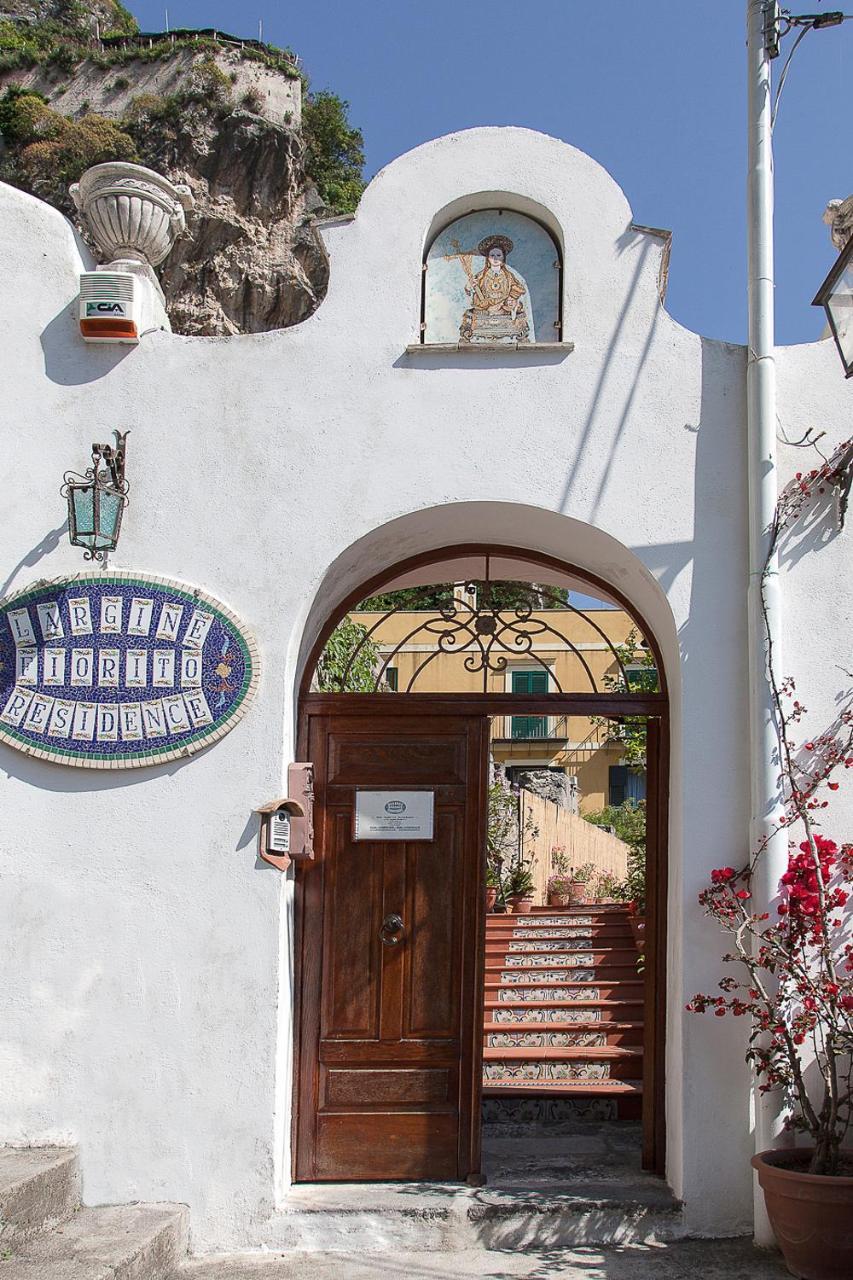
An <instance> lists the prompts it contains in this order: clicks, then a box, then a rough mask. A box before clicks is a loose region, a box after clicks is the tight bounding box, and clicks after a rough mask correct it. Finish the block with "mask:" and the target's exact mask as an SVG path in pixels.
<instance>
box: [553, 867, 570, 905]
mask: <svg viewBox="0 0 853 1280" xmlns="http://www.w3.org/2000/svg"><path fill="white" fill-rule="evenodd" d="M571 900H572V881H571V878H570V877H569V875H568V873H567V872H565V871H557V872H555V873H554V874H553V875H551V876H549V877H548V906H549V907H567V906H568V905H569V903H570V902H571Z"/></svg>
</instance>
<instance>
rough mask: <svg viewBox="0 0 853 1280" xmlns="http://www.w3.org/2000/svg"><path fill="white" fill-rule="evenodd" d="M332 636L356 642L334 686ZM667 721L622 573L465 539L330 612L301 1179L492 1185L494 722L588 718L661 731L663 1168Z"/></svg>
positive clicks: (311, 719)
mask: <svg viewBox="0 0 853 1280" xmlns="http://www.w3.org/2000/svg"><path fill="white" fill-rule="evenodd" d="M439 586H440V589H441V590H440V592H439V594H438V595H436V594H435V592H436V591H437V590H438V587H439ZM419 591H420V592H421V593H423V592H427V596H426V599H427V600H428V603H429V607H428V608H425V609H422V610H420V614H421V615H422V616H418V617H416V618H407V617H406V614H407V612H411V611H407V609H406V608H404V607H402V606H401V604H399V603H398V601H399V600H400V599H404V600H406V601H408V602H409V603H411V602H412V600H413V598H414V599H417V598H418V594H417V593H418V592H419ZM430 592H432V594H429V593H430ZM441 592H443V594H441ZM406 593H408V594H406ZM420 599H421V600H423V599H424V597H423V595H422V596H421V597H420ZM590 602H592V603H593V604H597V605H600V606H601V607H602V608H603V609H611V610H613V611H614V613H613V617H615V616H616V613H617V612H618V613H619V614H620V615H621V616H624V618H625V619H626V620H627V622H628V624H630V627H631V631H630V637H631V638H630V640H629V643H628V650H631V646H633V653H645V654H647V655H648V661H647V663H646V664H645V667H646V670H649V669H652V670H653V671H654V672H655V674H656V680H655V683H654V684H653V685H651V686H650V685H649V682H648V681H645V682H642V681H641V682H635V681H633V680H632V679H631V669H632V668H634V667H635V666H636V665H637V664H635V663H634V662H633V661H630V662H627V661H626V660H625V654H626V647H625V640H626V637H625V636H624V635H623V636H622V637H621V640H620V639H616V640H614V638H613V637H612V635H611V634H610V632H611V631H612V629H613V628H612V625H611V624H607V625H604V626H603V625H602V621H601V618H600V617H597V616H596V615H597V613H598V610H597V609H596V608H593V607H591V604H590ZM365 603H367V605H368V609H367V610H362V612H361V615H360V616H362V617H363V618H364V623H359V624H357V625H358V630H357V632H356V634H355V635H354V636H353V635H351V634H350V635H348V636H347V637H346V639H345V641H341V627H342V624H343V623H345V622H346V621H347V620H350V621H351V620H352V618H353V617H354V616H355V614H354V612H353V611H354V610H355V609H356V607H357V606H358V605H360V604H361V605H363V604H365ZM370 606H375V607H373V608H371V607H370ZM389 606H390V607H389ZM414 612H415V613H418V612H419V611H418V610H415V611H414ZM557 612H559V614H560V619H559V620H558V619H557V617H556V613H557ZM391 622H393V623H394V624H395V627H396V630H395V629H394V628H393V627H392V629H391V633H390V634H388V635H386V634H384V631H383V628H388V627H389V625H390V623H391ZM397 624H402V630H401V628H400V626H399V625H397ZM583 637H585V638H583ZM378 640H381V644H377V641H378ZM330 641H331V642H332V645H333V646H334V645H335V644H338V642H339V641H340V642H341V643H345V645H348V646H349V649H345V650H344V652H343V653H342V654H341V653H340V652H338V657H339V659H340V660H339V662H338V664H337V667H336V668H335V669H334V671H333V672H332V674H331V676H329V672H328V670H327V671H326V673H325V675H326V678H325V679H324V680H323V681H322V682H318V678H317V677H318V671H319V672H322V671H323V666H322V664H323V659H324V655H325V654H328V652H329V649H328V648H327V646H328V645H329V642H330ZM339 649H340V644H338V650H339ZM366 655H368V659H367V661H364V659H365V656H366ZM548 655H550V656H548ZM555 655H556V656H555ZM448 658H452V659H454V660H455V661H456V666H457V676H458V675H459V674H460V673H461V672H462V671H464V672H465V677H464V679H463V680H462V681H461V683H460V680H459V679H455V680H454V679H450V680H448V675H447V672H448V670H449V668H448V665H447V659H448ZM519 660H523V668H524V670H522V669H521V666H520V665H519ZM442 668H443V669H444V671H443V674H437V673H440V672H441V670H442ZM392 670H393V671H394V675H395V678H394V680H393V681H392V680H391V679H390V678H389V673H390V672H391V671H392ZM356 672H358V673H360V674H359V677H358V679H354V674H355V673H356ZM401 675H402V676H403V678H402V679H401ZM522 676H523V677H524V678H520V677H522ZM534 677H535V678H534ZM318 683H323V684H324V685H325V687H323V688H321V687H318ZM520 712H523V714H519V713H520ZM668 715H669V699H668V694H667V686H666V675H665V669H664V664H663V659H662V655H661V652H660V648H659V645H658V643H657V640H656V638H655V636H654V634H653V632H652V630H651V628H650V627H649V626H648V625H647V624H646V622H645V621H644V619H643V618H642V617H641V616H640V614H639V612H638V610H637V609H636V607H635V606H634V605H633V604H632V603H630V602H629V601H628V600H627V599H626V598H625V596H623V595H622V593H621V592H620V591H619V590H618V589H617V588H616V587H614V586H613V585H612V584H610V583H607V582H605V581H603V580H602V579H601V578H599V577H597V576H596V575H594V574H592V573H590V572H588V571H585V570H580V569H578V568H576V567H574V566H572V565H570V564H568V563H566V562H564V561H562V560H559V559H557V558H555V557H553V556H550V555H546V554H544V553H541V552H527V551H521V550H519V549H518V548H515V547H507V546H499V545H481V544H466V545H461V546H453V547H447V548H443V549H438V550H435V551H431V552H428V553H424V554H421V555H417V556H412V557H409V558H407V559H406V560H404V561H401V562H400V563H398V564H397V565H396V566H395V567H394V568H393V569H391V570H386V571H384V572H383V573H381V574H378V575H376V576H374V577H372V578H370V579H368V580H366V581H365V582H363V583H362V584H361V585H360V586H359V587H358V588H356V589H354V590H352V591H351V592H350V593H349V594H348V595H347V596H346V597H345V598H344V599H343V601H342V602H341V603H340V604H339V606H338V608H337V609H336V610H335V611H334V612H333V613H332V614H331V616H330V617H328V618H327V620H326V622H325V625H324V627H323V628H322V629H321V631H320V633H319V635H318V637H317V640H316V643H315V644H314V646H313V649H312V651H311V654H310V656H309V659H308V661H307V663H306V665H305V671H304V678H303V685H302V689H301V696H300V728H299V741H300V756H301V758H303V759H309V760H312V761H313V763H314V766H315V770H316V840H317V858H316V861H315V862H313V863H311V864H306V865H303V866H302V867H300V868H299V869H298V870H297V893H296V907H297V992H298V996H297V1051H296V1072H295V1087H294V1104H295V1116H294V1177H295V1180H296V1181H314V1180H319V1181H326V1180H330V1181H350V1180H370V1181H381V1180H400V1179H403V1180H409V1179H412V1180H435V1179H462V1180H465V1179H467V1180H469V1181H476V1180H477V1179H478V1177H479V1174H480V1098H481V1093H482V1079H483V1077H482V1021H483V990H484V985H483V977H484V971H483V950H484V948H483V940H484V930H485V911H484V900H485V894H484V875H485V864H486V860H485V850H486V844H487V830H486V827H487V821H488V819H487V810H486V792H487V789H488V786H489V774H488V768H489V759H490V756H492V757H493V756H494V755H495V734H494V732H493V728H492V726H493V724H494V723H495V718H499V720H500V722H501V723H503V724H505V725H507V726H510V728H508V729H507V730H506V733H507V734H508V735H511V737H513V738H514V737H525V738H526V737H533V738H535V737H537V736H538V737H540V738H541V737H545V736H546V735H547V734H548V732H549V727H550V726H551V725H553V724H571V723H572V721H583V722H584V723H595V722H598V723H600V724H605V725H607V726H613V725H614V724H617V725H620V726H621V729H620V732H623V730H624V726H625V725H626V724H627V725H628V726H631V725H634V724H637V723H639V722H640V721H642V723H643V725H644V733H645V752H646V759H645V764H646V772H645V787H646V814H647V820H646V860H645V867H646V925H645V947H644V968H645V972H644V978H643V984H642V986H643V1004H644V1019H643V1021H644V1028H645V1030H644V1039H645V1043H644V1054H643V1069H642V1086H641V1089H637V1090H636V1092H637V1093H638V1094H639V1093H641V1094H642V1119H643V1166H644V1167H645V1168H646V1169H648V1170H651V1171H654V1172H657V1173H661V1174H662V1173H663V1171H664V1163H665V1128H664V1114H665V1098H664V1035H665V1010H666V1000H665V991H666V974H665V958H666V886H667V873H666V866H667V809H668V795H667V791H668V788H667V779H668V769H669V718H668ZM516 726H518V728H517V731H516ZM543 727H544V730H543ZM567 736H570V735H568V734H567ZM378 800H381V802H382V805H381V808H382V812H381V813H378V814H377V803H376V802H377V801H378ZM408 802H413V803H414V809H413V810H412V811H413V812H414V811H415V810H417V812H416V813H415V817H414V818H413V819H412V822H413V825H411V826H408V827H406V826H405V825H402V824H401V821H400V820H395V818H394V813H393V810H394V809H395V808H399V806H400V805H403V806H404V807H405V805H406V804H407V803H408ZM389 806H390V812H389ZM407 820H408V819H407ZM371 824H372V825H371ZM383 824H384V825H383Z"/></svg>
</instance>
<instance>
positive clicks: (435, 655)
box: [349, 587, 645, 814]
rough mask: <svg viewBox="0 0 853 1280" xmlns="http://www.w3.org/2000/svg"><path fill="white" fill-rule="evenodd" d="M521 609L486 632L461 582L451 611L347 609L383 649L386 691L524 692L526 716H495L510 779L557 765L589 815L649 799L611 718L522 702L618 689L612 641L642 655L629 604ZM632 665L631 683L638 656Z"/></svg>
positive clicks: (500, 758) (498, 616)
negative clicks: (549, 712)
mask: <svg viewBox="0 0 853 1280" xmlns="http://www.w3.org/2000/svg"><path fill="white" fill-rule="evenodd" d="M522 614H523V616H522V617H521V618H519V616H518V614H517V613H516V611H514V610H513V609H510V608H507V609H499V610H496V611H495V613H494V614H493V615H490V614H486V615H485V616H486V618H487V619H488V620H489V621H490V620H491V617H494V619H495V627H494V630H492V631H487V632H486V633H485V634H482V633H480V632H479V631H478V626H482V625H483V622H482V614H478V612H477V610H476V601H475V600H472V599H471V596H470V595H469V594H468V593H467V592H466V591H465V588H460V587H457V588H456V589H455V593H454V613H453V616H452V617H449V616H447V615H446V614H442V613H441V612H440V611H439V610H437V609H425V610H416V609H400V610H397V611H394V612H379V611H373V610H363V609H360V610H357V611H355V612H353V613H351V614H350V615H349V616H350V619H351V621H353V622H355V623H357V624H358V625H360V626H361V627H364V628H365V629H366V631H367V633H368V636H369V640H370V643H372V644H373V645H374V646H375V648H376V650H377V651H378V654H379V671H378V679H377V687H378V688H379V689H387V690H389V691H399V692H407V691H408V692H413V693H484V692H486V693H514V694H516V695H517V696H518V697H519V701H520V705H519V714H517V715H506V716H494V717H493V718H492V729H491V738H492V754H493V756H494V759H495V760H496V761H497V762H498V763H499V764H501V765H503V766H504V767H505V768H506V770H507V773H508V776H509V777H510V779H512V780H515V778H516V777H517V775H518V773H519V772H521V771H523V770H525V769H536V770H544V769H547V770H553V771H559V772H561V773H563V774H564V775H566V778H567V780H568V782H567V786H568V790H569V791H570V792H574V793H575V794H576V797H577V803H578V811H579V812H580V813H581V814H586V813H593V812H595V811H596V810H598V809H601V808H603V807H604V806H605V805H607V804H619V803H622V801H624V800H627V799H637V800H638V799H642V798H643V797H644V794H645V779H644V777H643V775H642V774H639V775H638V774H637V773H636V772H633V771H631V770H629V769H628V768H627V766H626V765H625V763H624V760H623V756H624V749H623V746H622V744H621V743H620V742H619V741H614V740H613V736H612V732H611V729H610V726H609V725H608V724H606V723H596V722H594V721H593V720H591V719H590V718H589V717H585V716H541V715H525V714H523V711H524V708H523V701H522V700H523V697H524V694H526V693H527V694H540V693H558V692H564V693H570V692H571V693H589V692H594V691H596V690H598V691H600V690H603V689H605V688H608V687H611V688H614V687H618V684H619V682H620V679H621V680H623V681H624V678H623V677H622V675H621V672H620V668H619V664H618V661H617V659H616V656H615V654H614V649H617V648H618V649H620V651H623V650H624V648H625V646H626V645H627V646H629V648H630V650H631V652H632V653H635V654H636V655H637V656H641V654H642V645H641V639H640V637H639V636H638V635H637V630H636V624H635V623H634V622H633V620H632V619H631V618H630V617H629V615H628V614H627V613H625V612H624V610H621V609H615V608H607V607H599V608H585V609H583V610H582V611H581V610H577V609H571V608H565V609H560V608H551V609H538V610H537V609H533V610H530V611H529V612H528V611H527V610H526V609H525V610H523V611H522ZM478 618H480V622H479V623H478ZM487 625H489V623H487ZM513 650H515V652H513ZM486 651H488V656H487V657H486ZM623 660H624V659H623ZM625 665H626V671H627V674H628V677H629V681H630V674H631V670H632V669H634V667H635V666H637V667H638V666H639V663H634V662H629V663H626V664H625Z"/></svg>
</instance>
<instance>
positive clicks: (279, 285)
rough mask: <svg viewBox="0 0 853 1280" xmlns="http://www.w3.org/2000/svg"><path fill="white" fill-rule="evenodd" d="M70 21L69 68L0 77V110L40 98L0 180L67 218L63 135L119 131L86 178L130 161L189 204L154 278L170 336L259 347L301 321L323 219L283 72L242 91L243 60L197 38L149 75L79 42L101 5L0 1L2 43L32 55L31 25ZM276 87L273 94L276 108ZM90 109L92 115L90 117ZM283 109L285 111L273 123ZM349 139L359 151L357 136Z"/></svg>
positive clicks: (318, 259) (248, 67)
mask: <svg viewBox="0 0 853 1280" xmlns="http://www.w3.org/2000/svg"><path fill="white" fill-rule="evenodd" d="M70 10H73V13H74V15H75V23H76V24H77V25H76V26H75V27H74V29H73V37H72V38H74V39H80V40H81V42H82V43H81V44H80V46H79V54H80V56H79V58H77V59H76V61H75V59H74V56H73V50H74V49H75V48H76V47H77V46H75V45H73V44H72V45H70V46H69V45H63V46H62V47H63V50H64V52H63V54H62V57H61V58H60V59H58V58H57V56H56V54H55V52H54V53H53V54H48V55H46V56H45V57H41V55H40V54H39V55H38V60H35V59H34V58H33V57H32V55H31V54H28V55H27V56H26V57H24V58H22V59H20V62H19V65H18V66H12V67H11V68H8V69H6V70H5V71H3V72H2V73H0V108H1V107H2V90H4V89H7V90H8V89H9V87H10V86H12V85H17V86H19V87H20V88H21V89H23V90H24V91H25V92H28V91H31V90H33V89H35V90H36V91H37V92H39V93H41V94H42V95H43V96H44V97H45V98H46V99H47V102H48V105H49V107H50V109H51V110H50V111H49V112H48V113H47V115H45V114H44V112H43V109H42V115H41V116H39V115H38V112H36V113H35V115H33V113H32V112H31V113H30V115H31V116H32V120H30V119H29V117H28V118H27V121H25V125H26V127H22V128H20V129H18V130H17V134H16V137H17V143H16V144H15V145H14V146H10V144H9V141H8V139H7V154H6V157H5V160H4V168H3V171H2V172H0V177H4V178H5V179H6V180H8V181H13V182H16V183H17V185H19V186H22V187H25V188H26V189H28V190H32V191H33V192H34V194H37V195H39V196H41V198H43V199H48V200H49V201H51V202H52V203H54V204H56V205H57V207H59V208H61V209H62V211H63V212H64V213H66V214H67V215H68V216H71V217H74V216H75V211H74V210H73V207H72V206H71V203H70V201H69V200H68V198H67V185H68V182H69V181H70V180H72V179H73V178H74V177H76V176H79V175H76V174H74V173H73V172H71V169H70V168H69V167H68V164H67V163H66V161H67V160H68V157H69V156H70V157H71V161H70V163H71V164H72V165H73V163H75V162H76V156H77V152H79V150H80V145H81V144H80V142H79V140H78V139H77V137H76V135H75V133H74V131H77V132H78V133H79V132H80V131H82V130H88V134H87V137H89V136H95V134H97V130H98V128H99V127H101V129H102V132H104V133H108V131H107V130H106V129H105V128H104V127H103V122H105V121H106V120H107V119H108V120H109V126H110V129H111V130H112V134H108V136H110V137H111V136H113V135H114V133H115V130H116V129H118V130H121V131H122V132H121V137H122V138H123V139H125V143H124V146H125V151H124V153H123V154H122V155H121V156H114V155H111V154H106V153H100V152H98V153H97V154H94V153H93V154H92V155H91V156H90V157H88V159H87V163H88V164H91V163H98V162H100V161H102V160H105V159H113V158H122V159H135V160H138V161H139V162H140V163H142V164H145V165H148V166H149V167H151V168H153V169H156V170H157V171H158V172H160V173H162V174H164V175H165V176H166V177H168V178H170V179H172V181H174V182H179V183H186V184H187V185H188V186H189V187H190V188H191V190H192V192H193V196H194V198H195V207H194V210H193V212H192V213H191V214H190V215H189V217H188V234H187V236H186V238H185V239H183V240H181V241H179V242H178V243H177V244H176V245H175V248H174V249H173V251H172V253H171V254H170V255H169V257H168V258H167V259H166V261H165V262H164V263H163V264H162V266H161V267H159V268H158V275H159V277H160V282H161V285H162V287H163V292H164V295H165V298H166V305H167V310H168V312H169V317H170V320H171V323H172V327H173V329H174V330H175V331H176V332H178V333H184V334H193V335H224V334H233V333H260V332H264V331H267V330H270V329H279V328H285V327H287V326H288V325H292V324H297V323H298V322H299V321H301V320H304V319H305V318H306V317H307V316H309V315H310V314H311V313H312V312H313V311H314V310H315V309H316V307H317V306H318V305H319V303H320V301H321V300H322V298H323V297H324V295H325V291H326V286H327V283H328V260H327V257H326V253H325V250H324V248H323V245H322V241H321V240H320V236H319V234H318V232H317V230H316V228H315V226H314V221H315V219H316V217H317V216H318V215H320V214H322V213H324V212H330V211H332V210H330V209H329V208H328V207H327V205H326V202H325V201H324V200H323V199H322V198H321V196H320V195H319V193H318V190H317V187H316V186H315V184H314V183H313V181H312V180H311V178H310V177H309V176H308V172H307V168H308V161H309V153H308V146H307V142H306V136H305V134H304V133H303V130H302V128H301V125H300V111H299V106H300V105H301V104H300V101H299V99H300V87H301V86H300V81H299V79H298V77H297V76H296V75H295V72H292V71H289V70H281V71H279V70H277V67H276V59H275V58H271V59H268V60H267V61H265V62H264V63H263V67H262V83H260V82H259V83H258V84H256V83H255V82H254V80H253V81H252V83H250V84H249V87H248V89H247V88H246V85H245V84H244V80H245V79H246V75H247V74H248V75H249V76H250V78H251V77H252V76H254V77H255V79H257V77H258V75H259V74H260V73H259V71H258V60H257V50H254V51H253V58H254V60H253V61H247V60H246V58H244V57H243V55H242V54H241V51H240V50H239V47H236V48H235V47H234V46H232V45H227V44H225V45H223V44H221V43H217V42H215V41H214V42H213V44H212V45H211V42H210V41H209V40H208V39H206V38H205V39H203V40H201V41H200V42H199V47H198V48H196V47H195V46H194V44H189V43H188V42H187V41H186V40H182V41H181V42H180V43H179V44H178V45H177V46H176V47H174V48H173V49H171V50H170V47H169V46H168V45H167V44H166V43H165V42H164V44H163V48H162V50H161V51H160V52H159V53H157V57H156V63H155V62H154V59H152V57H151V56H150V55H151V50H150V48H149V49H139V50H137V51H136V52H135V51H134V46H133V42H132V38H131V42H130V47H129V48H127V47H124V46H122V48H121V49H119V50H116V48H115V46H114V44H112V45H111V44H110V42H109V41H107V42H106V44H105V43H104V42H100V43H99V42H98V40H97V39H94V37H93V34H92V33H93V31H94V32H97V31H101V32H103V29H104V25H103V24H107V23H108V22H109V21H110V19H111V16H112V18H113V19H115V16H116V6H115V5H114V4H113V3H112V0H93V3H90V4H87V5H81V4H79V3H76V4H69V3H68V0H0V18H2V17H3V16H4V15H5V16H6V17H7V21H6V23H5V27H6V28H7V29H11V30H12V33H13V37H17V35H18V33H19V32H36V33H39V39H40V41H41V43H42V44H44V35H43V33H44V30H45V28H44V24H45V22H46V23H47V25H48V31H51V30H52V29H53V27H54V26H55V25H56V23H57V22H59V21H61V19H62V15H63V13H65V12H67V11H70ZM83 10H85V14H84V16H85V17H86V22H85V23H83V24H82V26H81V25H80V24H81V22H82V18H81V11H83ZM40 24H41V25H40ZM3 26H4V24H3V23H2V22H0V33H2V29H3ZM81 32H82V34H81ZM7 47H8V46H7ZM69 49H71V52H69ZM0 51H2V40H1V39H0ZM143 54H144V56H141V55H143ZM152 65H156V68H157V76H158V80H157V84H156V85H155V86H152ZM276 76H280V78H281V81H282V85H281V90H280V93H278V94H277V92H276V85H275V83H274V82H275V78H276ZM160 81H163V83H162V85H161V84H160ZM152 87H154V88H155V90H159V91H155V92H152V91H151V90H152ZM13 92H16V90H13ZM93 95H94V104H95V106H96V107H97V114H92V113H91V112H92V98H93ZM285 98H287V99H288V100H289V101H290V102H291V103H292V104H293V105H294V109H293V110H287V111H284V110H278V109H277V107H278V106H280V105H281V102H282V101H284V99H285ZM294 99H295V102H294ZM271 103H276V104H277V106H276V109H275V110H271V109H270V104H271ZM36 105H38V104H36ZM285 105H287V103H285ZM54 113H56V114H55V115H54ZM271 117H277V118H271ZM0 119H2V115H0ZM57 121H58V123H57ZM99 121H100V122H102V125H101V126H99V125H98V123H97V122H99ZM93 122H94V125H93ZM9 132H10V134H11V133H12V132H14V131H9ZM18 135H20V136H18ZM353 136H354V137H356V138H357V141H358V143H359V144H360V135H357V134H355V133H353ZM66 143H67V145H66ZM46 145H47V146H49V147H51V148H53V150H54V152H55V153H56V166H53V165H52V159H49V160H48V163H47V164H46V163H45V161H46V157H45V150H44V149H45V146H46ZM86 145H88V142H87V144H86ZM106 145H107V147H108V146H109V143H107V144H106ZM128 148H130V150H128ZM82 167H86V163H84V164H83V165H82ZM46 170H47V172H48V174H50V175H53V174H55V173H59V172H61V175H62V176H61V180H57V179H54V180H46V179H45V172H46ZM81 229H82V228H81Z"/></svg>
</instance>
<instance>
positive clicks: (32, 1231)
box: [0, 1147, 188, 1280]
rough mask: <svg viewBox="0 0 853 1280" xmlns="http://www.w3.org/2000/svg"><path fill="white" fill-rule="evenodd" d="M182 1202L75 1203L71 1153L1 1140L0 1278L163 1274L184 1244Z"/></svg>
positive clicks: (138, 1278)
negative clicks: (4, 1143)
mask: <svg viewBox="0 0 853 1280" xmlns="http://www.w3.org/2000/svg"><path fill="white" fill-rule="evenodd" d="M187 1217H188V1212H187V1209H186V1207H185V1206H184V1205H180V1204H139V1203H136V1204H124V1205H101V1206H100V1207H99V1208H94V1209H89V1208H85V1207H83V1206H82V1205H81V1202H80V1167H79V1163H78V1159H77V1152H76V1151H74V1150H73V1149H71V1148H65V1147H0V1276H2V1277H3V1280H168V1278H169V1277H171V1276H174V1275H175V1274H176V1272H177V1271H178V1268H179V1267H180V1265H181V1263H182V1261H183V1260H184V1258H185V1256H186V1251H187V1226H188V1224H187Z"/></svg>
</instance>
